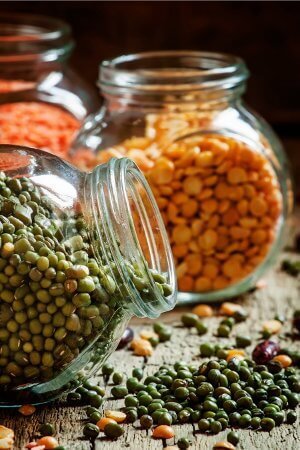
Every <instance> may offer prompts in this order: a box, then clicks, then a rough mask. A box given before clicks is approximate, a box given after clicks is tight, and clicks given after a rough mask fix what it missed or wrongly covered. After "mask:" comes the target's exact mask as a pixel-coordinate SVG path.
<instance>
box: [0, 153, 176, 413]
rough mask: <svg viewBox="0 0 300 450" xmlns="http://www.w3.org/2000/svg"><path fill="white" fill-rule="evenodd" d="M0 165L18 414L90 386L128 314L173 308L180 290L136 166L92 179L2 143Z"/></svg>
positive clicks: (3, 305)
mask: <svg viewBox="0 0 300 450" xmlns="http://www.w3.org/2000/svg"><path fill="white" fill-rule="evenodd" d="M12 157H13V159H14V161H15V164H14V165H13V167H12V166H11V164H10V163H11V159H12ZM0 158H1V162H2V165H1V166H2V172H1V173H0V244H1V247H0V351H1V358H0V392H1V401H0V406H1V405H2V406H5V405H6V406H7V405H8V406H12V405H14V406H16V405H19V404H22V403H30V404H32V403H41V402H45V401H48V400H51V399H53V398H55V397H56V396H58V395H60V394H61V392H63V391H66V390H68V389H72V388H74V386H75V385H76V383H77V384H78V383H79V382H80V380H78V377H89V376H91V375H92V374H93V373H94V372H95V371H96V370H97V369H98V368H99V366H100V365H101V364H102V363H103V361H104V360H105V359H106V358H107V356H108V355H109V354H110V353H111V352H112V351H113V350H114V349H115V348H116V346H117V343H118V341H119V339H120V338H121V336H122V333H123V331H124V329H125V326H126V324H127V322H128V320H129V318H130V317H131V316H132V315H133V314H135V315H137V316H143V317H144V316H147V317H151V318H154V317H157V316H158V315H159V314H160V313H161V312H163V311H166V310H169V309H171V308H172V307H173V306H174V303H175V293H176V282H175V271H174V267H173V260H172V254H171V250H170V247H169V243H168V239H167V235H166V231H165V229H164V225H163V222H162V219H161V216H160V214H159V211H158V208H157V206H156V203H155V201H154V198H153V196H152V193H151V191H150V189H149V186H148V184H147V183H146V181H145V178H144V177H143V175H142V174H141V172H140V171H139V170H138V169H137V167H136V166H135V164H134V163H133V162H131V161H130V160H128V159H126V158H123V159H118V160H117V159H112V160H110V161H109V163H108V164H105V165H102V166H99V167H97V168H95V169H94V170H93V172H91V173H89V174H86V173H83V172H80V171H78V170H76V169H75V168H74V167H72V166H70V165H68V164H67V163H65V162H64V161H63V160H61V159H60V158H58V157H56V156H54V155H51V154H49V153H45V152H42V151H38V150H33V149H26V148H25V147H15V146H6V145H1V146H0Z"/></svg>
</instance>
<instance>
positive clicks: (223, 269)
mask: <svg viewBox="0 0 300 450" xmlns="http://www.w3.org/2000/svg"><path fill="white" fill-rule="evenodd" d="M247 78H248V70H247V68H246V65H245V63H244V62H243V61H242V60H241V59H240V58H238V57H235V56H230V55H225V54H218V53H203V52H185V51H184V52H152V53H142V54H135V55H126V56H121V57H118V58H115V59H113V60H111V61H104V62H103V63H102V64H101V66H100V76H99V85H100V88H101V92H102V95H103V97H104V104H103V106H102V108H101V109H100V111H99V112H98V113H97V114H95V115H94V116H93V117H92V118H88V120H87V121H86V122H85V124H84V126H83V127H82V129H81V131H80V132H79V134H78V136H77V140H76V142H75V143H74V145H73V148H72V158H73V161H74V163H75V164H77V165H78V166H80V167H86V168H89V167H92V166H93V165H95V164H96V163H99V162H104V161H107V160H108V159H109V158H111V157H122V156H125V155H126V156H128V157H130V158H132V159H133V160H134V161H135V162H136V163H137V164H138V165H139V167H140V168H141V169H142V170H143V171H144V173H145V174H146V177H147V179H148V181H149V183H150V186H151V187H152V189H153V192H154V195H155V197H156V200H157V202H158V205H159V207H160V210H161V213H162V215H163V218H164V221H165V225H166V227H167V231H168V234H169V238H170V241H171V246H172V250H173V255H174V258H175V262H176V266H177V277H178V287H179V291H180V292H179V301H182V302H194V301H199V300H200V301H202V300H203V301H205V302H208V301H215V300H220V299H224V298H228V297H233V296H236V295H238V294H240V293H242V292H244V291H246V290H248V289H250V288H252V287H254V286H255V284H256V282H257V281H258V279H259V278H260V277H261V276H262V274H263V273H264V272H265V271H266V269H267V268H268V267H270V265H272V264H273V263H274V260H275V257H276V255H277V254H278V251H279V249H280V247H281V245H282V235H283V229H284V225H285V222H286V217H287V215H288V212H289V210H290V209H291V203H292V195H291V183H290V175H289V171H288V167H287V160H286V156H285V153H284V151H283V149H282V147H281V144H280V142H279V140H278V139H277V137H276V135H275V134H274V132H273V131H272V129H271V128H270V126H269V125H268V124H267V123H266V122H265V121H264V120H263V119H262V118H261V117H259V116H258V115H257V114H255V113H253V112H252V111H250V110H249V108H248V107H246V106H245V104H244V103H243V101H242V98H241V96H242V94H243V93H244V91H245V83H246V80H247Z"/></svg>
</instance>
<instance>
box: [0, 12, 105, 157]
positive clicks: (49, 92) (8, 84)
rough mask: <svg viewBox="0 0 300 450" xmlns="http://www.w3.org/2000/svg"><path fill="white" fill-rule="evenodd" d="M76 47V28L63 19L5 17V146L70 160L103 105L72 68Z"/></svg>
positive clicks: (1, 85)
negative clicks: (88, 120)
mask: <svg viewBox="0 0 300 450" xmlns="http://www.w3.org/2000/svg"><path fill="white" fill-rule="evenodd" d="M73 47H74V42H73V39H72V36H71V29H70V27H69V25H67V24H66V23H64V22H62V21H60V20H57V19H52V18H49V17H43V16H34V15H21V14H20V15H18V14H11V15H2V14H1V15H0V143H2V144H14V145H26V146H30V147H36V148H41V149H43V150H47V151H50V152H53V153H55V154H58V155H60V156H66V155H67V152H68V150H69V146H70V144H71V142H72V140H73V139H74V137H75V135H76V133H77V131H78V128H79V127H80V124H81V123H82V121H83V119H84V118H85V117H86V115H87V114H88V113H89V112H91V111H94V110H95V109H96V108H97V107H98V105H99V103H98V102H97V96H96V95H95V92H94V91H93V90H92V89H91V88H90V87H89V86H88V85H87V84H86V83H85V82H84V81H83V80H81V79H80V77H79V76H78V75H77V74H76V73H74V72H73V70H71V69H70V67H69V66H68V59H69V57H70V55H71V52H72V50H73Z"/></svg>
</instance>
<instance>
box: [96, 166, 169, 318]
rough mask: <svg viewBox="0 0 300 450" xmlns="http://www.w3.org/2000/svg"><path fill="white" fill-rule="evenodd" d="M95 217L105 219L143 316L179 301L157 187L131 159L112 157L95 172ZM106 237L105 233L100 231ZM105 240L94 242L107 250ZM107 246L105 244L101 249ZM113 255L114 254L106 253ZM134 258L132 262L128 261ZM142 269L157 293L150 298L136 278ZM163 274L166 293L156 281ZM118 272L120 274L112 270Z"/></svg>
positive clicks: (132, 302) (118, 265)
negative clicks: (154, 188)
mask: <svg viewBox="0 0 300 450" xmlns="http://www.w3.org/2000/svg"><path fill="white" fill-rule="evenodd" d="M92 185H93V187H92V189H91V190H89V192H91V193H92V194H91V196H92V198H91V199H90V200H89V203H92V205H93V216H94V220H95V218H96V219H97V220H96V222H97V223H101V233H102V236H103V235H104V240H105V242H106V243H107V245H108V248H109V253H110V254H111V255H112V260H113V261H114V264H115V266H116V268H117V271H118V274H119V276H120V277H121V278H122V281H123V285H124V286H127V288H128V292H130V293H131V294H132V295H130V304H129V305H128V308H129V309H130V310H131V311H132V312H133V313H134V314H135V315H137V316H139V317H145V316H146V317H150V318H155V317H157V316H159V315H160V314H161V313H162V312H165V311H168V310H170V309H172V308H173V307H174V306H175V302H176V276H175V266H174V260H173V256H172V251H171V247H170V244H169V240H168V236H167V232H166V229H165V226H164V223H163V220H162V217H161V215H160V212H159V209H158V206H157V204H156V201H155V199H154V196H153V194H152V191H151V189H150V187H149V185H148V183H147V181H146V179H145V177H144V175H143V174H142V172H141V171H140V170H139V169H138V167H137V166H136V164H135V163H134V162H133V161H131V160H130V159H128V158H121V159H116V158H112V159H111V160H110V161H109V162H108V163H107V164H103V165H101V166H98V167H96V169H94V171H93V172H92ZM99 236H100V235H99ZM101 245H102V244H101V243H100V242H99V239H98V243H97V242H95V243H94V247H95V248H96V250H97V247H98V248H99V250H100V252H101V253H102V255H103V253H106V254H107V249H105V248H104V247H103V245H102V247H101ZM100 247H101V248H100ZM106 259H107V260H108V259H109V256H106ZM125 261H127V262H129V265H127V263H126V262H125ZM132 268H135V269H137V271H138V272H140V274H141V275H142V279H144V280H145V281H146V284H147V286H149V287H150V290H151V292H152V293H153V299H151V300H150V301H149V300H145V299H144V298H143V297H142V295H141V291H140V290H139V289H137V286H136V284H135V283H134V278H135V277H132V273H131V270H132ZM155 274H163V275H164V276H165V278H166V283H167V284H168V285H169V286H170V287H171V294H170V295H168V296H165V295H164V294H163V293H162V291H161V290H160V289H159V286H158V285H157V284H156V282H155ZM111 275H112V276H113V277H114V274H113V273H111Z"/></svg>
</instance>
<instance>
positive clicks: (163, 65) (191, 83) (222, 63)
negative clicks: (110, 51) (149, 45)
mask: <svg viewBox="0 0 300 450" xmlns="http://www.w3.org/2000/svg"><path fill="white" fill-rule="evenodd" d="M248 76H249V72H248V69H247V66H246V64H245V62H244V61H243V59H241V58H239V57H237V56H234V55H231V54H226V53H216V52H204V51H185V50H183V51H155V52H143V53H134V54H128V55H122V56H118V57H116V58H113V59H110V60H104V61H103V62H102V63H101V64H100V70H99V85H100V87H101V89H102V91H103V92H109V93H111V92H112V91H113V89H114V88H119V89H124V90H125V91H126V90H135V91H140V92H143V93H147V92H148V93H150V94H153V93H158V92H164V94H166V93H167V92H168V91H170V92H174V91H175V92H181V91H184V92H188V91H195V90H197V91H198V90H201V91H203V90H212V89H218V88H222V89H224V88H228V89H229V88H232V87H235V86H239V85H241V84H243V83H244V82H245V80H246V79H247V78H248Z"/></svg>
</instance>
